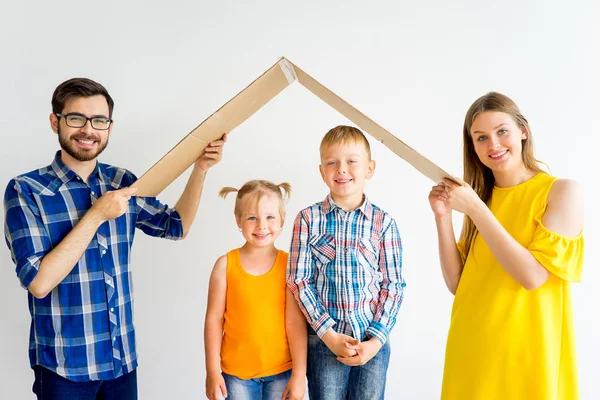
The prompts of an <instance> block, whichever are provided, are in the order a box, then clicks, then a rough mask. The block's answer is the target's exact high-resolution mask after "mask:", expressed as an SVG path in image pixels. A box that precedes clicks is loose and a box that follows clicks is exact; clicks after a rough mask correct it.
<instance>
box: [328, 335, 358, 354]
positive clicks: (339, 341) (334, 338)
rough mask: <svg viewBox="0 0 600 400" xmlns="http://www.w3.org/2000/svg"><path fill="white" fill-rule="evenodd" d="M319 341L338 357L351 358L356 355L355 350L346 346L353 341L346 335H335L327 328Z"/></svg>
mask: <svg viewBox="0 0 600 400" xmlns="http://www.w3.org/2000/svg"><path fill="white" fill-rule="evenodd" d="M321 340H323V343H325V345H326V346H327V347H329V350H331V352H332V353H333V354H335V355H336V356H338V357H352V356H356V355H357V353H356V349H353V348H351V347H349V346H348V345H347V344H350V343H352V342H353V341H354V340H355V339H353V338H351V337H350V336H348V335H344V334H342V333H337V332H336V331H334V330H333V328H329V330H328V331H327V332H325V334H324V335H323V337H322V338H321Z"/></svg>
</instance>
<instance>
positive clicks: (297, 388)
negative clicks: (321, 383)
mask: <svg viewBox="0 0 600 400" xmlns="http://www.w3.org/2000/svg"><path fill="white" fill-rule="evenodd" d="M305 391H306V377H305V376H300V375H298V374H297V375H294V371H293V370H292V376H291V377H290V380H289V381H288V383H287V386H286V387H285V390H284V391H283V395H282V396H281V400H302V399H303V398H304V392H305Z"/></svg>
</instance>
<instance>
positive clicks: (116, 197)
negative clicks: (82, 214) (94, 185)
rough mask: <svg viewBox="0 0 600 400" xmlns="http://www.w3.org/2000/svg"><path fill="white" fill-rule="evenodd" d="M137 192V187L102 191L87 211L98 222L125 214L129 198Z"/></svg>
mask: <svg viewBox="0 0 600 400" xmlns="http://www.w3.org/2000/svg"><path fill="white" fill-rule="evenodd" d="M136 192H137V188H130V187H127V188H124V189H119V190H113V191H110V192H106V193H104V194H103V195H102V196H100V198H99V199H98V200H96V202H95V203H94V205H93V206H92V208H90V210H89V211H88V213H92V215H93V216H94V217H95V218H97V219H98V220H99V222H100V223H104V222H106V221H110V220H111V219H115V218H117V217H120V216H121V215H123V214H125V212H126V211H127V209H128V208H129V199H131V196H133V195H134V194H135V193H136Z"/></svg>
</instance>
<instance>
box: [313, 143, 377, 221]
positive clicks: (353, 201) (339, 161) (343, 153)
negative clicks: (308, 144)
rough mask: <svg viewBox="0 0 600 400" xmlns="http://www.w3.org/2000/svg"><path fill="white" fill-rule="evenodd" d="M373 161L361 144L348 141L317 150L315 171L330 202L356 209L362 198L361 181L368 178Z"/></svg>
mask: <svg viewBox="0 0 600 400" xmlns="http://www.w3.org/2000/svg"><path fill="white" fill-rule="evenodd" d="M374 170H375V162H374V161H373V160H370V159H369V154H368V153H367V149H366V148H365V145H364V144H363V143H359V142H356V141H351V142H348V143H338V144H333V145H330V146H327V147H324V148H322V149H321V165H320V166H319V171H320V172H321V177H322V178H323V181H324V182H325V184H327V187H329V190H330V193H331V197H332V199H333V201H334V202H335V203H336V204H338V205H339V206H341V207H342V208H345V209H348V208H356V207H358V206H360V204H361V203H362V199H363V192H364V187H365V180H366V179H369V178H371V176H372V175H373V172H374Z"/></svg>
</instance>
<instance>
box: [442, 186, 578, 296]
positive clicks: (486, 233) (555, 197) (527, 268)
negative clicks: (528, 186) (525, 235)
mask: <svg viewBox="0 0 600 400" xmlns="http://www.w3.org/2000/svg"><path fill="white" fill-rule="evenodd" d="M448 185H450V187H451V189H450V193H449V195H450V196H449V198H448V201H449V202H450V203H452V204H453V205H452V207H453V208H455V209H456V210H458V211H461V212H465V213H466V214H467V215H469V217H471V219H472V220H473V223H475V226H477V229H478V231H479V234H480V235H481V236H482V238H483V240H485V243H486V244H487V245H488V247H489V248H490V250H491V252H492V254H493V255H494V257H495V258H496V260H498V262H499V263H500V265H501V266H502V268H504V270H505V271H506V272H508V273H509V274H510V275H511V276H512V277H513V278H514V279H515V280H516V281H517V282H519V283H520V284H521V285H522V286H523V287H524V288H525V289H527V290H534V289H537V288H538V287H540V286H541V285H543V284H544V283H545V282H546V280H548V277H549V276H550V272H549V271H548V270H547V269H546V268H544V267H543V266H542V264H540V263H539V262H538V261H537V259H536V258H535V257H534V256H533V254H531V252H530V251H529V250H528V249H527V248H525V247H523V246H521V245H520V244H519V243H518V242H517V241H516V240H515V239H514V238H513V237H512V236H511V235H510V234H509V233H508V232H507V231H506V230H505V229H504V227H503V226H502V225H501V224H500V222H498V220H497V219H496V217H495V216H494V215H493V214H492V212H491V211H490V209H489V208H488V207H487V206H486V205H485V204H484V203H483V202H482V201H481V200H480V199H479V197H477V194H475V192H473V190H472V189H471V188H470V187H468V186H458V185H457V184H455V183H454V182H451V181H448ZM473 195H474V196H475V198H477V200H479V201H476V200H475V199H474V197H473ZM542 224H543V225H544V226H545V227H546V228H547V229H548V230H550V231H552V232H555V233H557V234H559V235H562V236H569V237H573V236H577V235H578V234H579V233H580V232H581V230H582V229H583V190H582V188H581V186H579V184H577V183H576V182H574V181H571V180H566V179H565V180H557V181H556V182H554V184H553V186H552V189H550V193H549V194H548V200H547V208H546V212H545V213H544V217H543V218H542Z"/></svg>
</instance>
